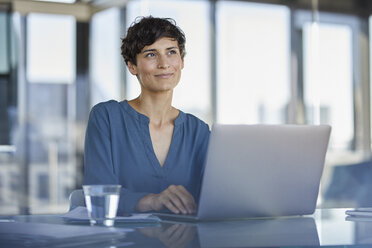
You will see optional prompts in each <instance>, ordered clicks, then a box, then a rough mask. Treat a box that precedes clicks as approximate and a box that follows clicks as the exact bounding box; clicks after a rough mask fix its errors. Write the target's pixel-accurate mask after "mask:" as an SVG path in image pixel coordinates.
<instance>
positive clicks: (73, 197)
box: [69, 189, 85, 211]
mask: <svg viewBox="0 0 372 248" xmlns="http://www.w3.org/2000/svg"><path fill="white" fill-rule="evenodd" d="M69 202H70V209H69V211H71V210H73V209H74V208H77V207H79V206H82V207H85V199H84V192H83V190H82V189H76V190H74V191H72V192H71V194H70V197H69Z"/></svg>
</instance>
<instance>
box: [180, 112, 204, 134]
mask: <svg viewBox="0 0 372 248" xmlns="http://www.w3.org/2000/svg"><path fill="white" fill-rule="evenodd" d="M183 114H184V122H185V124H186V125H188V126H190V127H193V128H197V129H202V130H204V131H208V132H209V125H208V124H207V123H205V122H204V121H203V120H201V119H200V118H198V117H196V116H195V115H193V114H190V113H183Z"/></svg>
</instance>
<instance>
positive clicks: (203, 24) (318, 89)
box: [0, 0, 372, 215]
mask: <svg viewBox="0 0 372 248" xmlns="http://www.w3.org/2000/svg"><path fill="white" fill-rule="evenodd" d="M147 15H153V16H156V17H171V18H174V19H175V20H176V22H177V24H178V25H179V26H180V27H181V28H182V29H183V31H184V32H185V34H186V38H187V42H186V52H187V55H186V57H185V69H184V71H183V76H182V79H181V82H180V84H179V86H178V87H177V88H176V90H175V94H174V105H175V106H176V107H177V108H179V109H181V110H183V111H184V112H190V113H193V114H194V115H196V116H198V117H199V118H201V119H203V120H204V121H205V122H207V123H208V124H209V125H212V124H213V123H216V122H218V123H237V124H242V123H244V124H257V123H262V124H284V123H289V124H329V125H332V128H333V130H332V135H331V140H330V144H329V150H328V154H327V158H326V166H325V169H324V173H323V178H322V183H321V192H320V196H319V200H318V207H355V206H372V162H371V87H370V85H371V66H370V58H371V52H370V50H371V49H370V47H371V39H370V32H371V27H372V19H371V15H372V1H369V0H337V1H334V0H261V1H248V0H247V1H222V0H220V1H215V0H194V1H192V0H184V1H177V0H131V1H130V0H80V1H79V0H76V1H74V0H58V1H57V0H55V1H46V0H45V1H31V0H0V215H3V214H4V215H5V214H36V213H63V212H66V211H67V210H68V196H69V194H70V192H71V191H72V190H74V189H77V188H81V185H82V179H83V178H82V176H83V168H84V165H83V156H84V154H83V149H84V136H85V128H86V124H87V119H88V115H89V111H90V109H91V107H92V106H93V105H95V104H96V103H98V102H101V101H107V100H110V99H115V100H118V101H120V100H123V99H132V98H135V97H136V96H137V95H138V93H139V86H138V83H137V81H136V78H135V77H133V76H132V75H130V73H129V72H128V71H127V68H126V66H125V64H124V61H123V59H122V58H121V55H120V44H121V39H120V38H122V37H123V36H124V35H125V33H126V30H127V28H128V27H129V26H130V24H131V23H132V22H133V21H134V20H135V18H136V17H137V16H147ZM283 143H285V141H283Z"/></svg>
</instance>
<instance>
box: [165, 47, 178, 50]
mask: <svg viewBox="0 0 372 248" xmlns="http://www.w3.org/2000/svg"><path fill="white" fill-rule="evenodd" d="M172 49H178V47H175V46H174V47H168V48H167V50H172Z"/></svg>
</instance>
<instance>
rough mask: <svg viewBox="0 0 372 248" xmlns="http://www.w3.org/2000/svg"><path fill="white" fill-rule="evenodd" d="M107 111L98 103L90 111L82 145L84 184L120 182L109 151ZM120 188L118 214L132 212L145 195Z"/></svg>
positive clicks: (109, 136)
mask: <svg viewBox="0 0 372 248" xmlns="http://www.w3.org/2000/svg"><path fill="white" fill-rule="evenodd" d="M112 145H113V144H112V142H111V135H110V122H109V117H108V113H107V112H106V111H105V109H103V108H100V106H99V105H96V106H95V107H93V109H92V110H91V112H90V115H89V120H88V125H87V131H86V135H85V147H84V184H85V185H89V184H120V183H119V179H118V176H117V171H116V168H115V166H114V164H113V159H112V151H111V149H112V148H111V146H112ZM147 194H148V193H145V192H133V191H131V190H128V189H126V188H123V187H122V189H121V192H120V201H119V207H118V215H120V214H122V213H130V212H134V208H135V206H136V204H137V202H138V201H139V200H140V199H141V198H142V197H144V196H145V195H147Z"/></svg>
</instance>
